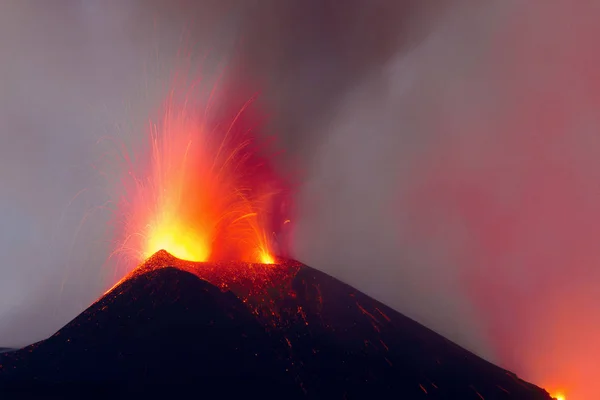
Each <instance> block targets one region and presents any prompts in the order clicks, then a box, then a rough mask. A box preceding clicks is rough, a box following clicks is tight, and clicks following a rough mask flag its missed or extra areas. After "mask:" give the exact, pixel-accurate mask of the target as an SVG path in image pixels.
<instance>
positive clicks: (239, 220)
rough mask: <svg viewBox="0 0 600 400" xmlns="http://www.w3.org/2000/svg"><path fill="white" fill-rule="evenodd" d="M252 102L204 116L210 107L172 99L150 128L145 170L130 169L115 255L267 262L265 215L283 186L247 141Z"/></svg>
mask: <svg viewBox="0 0 600 400" xmlns="http://www.w3.org/2000/svg"><path fill="white" fill-rule="evenodd" d="M211 98H212V95H211ZM251 103H252V101H247V102H246V103H245V104H243V105H242V106H241V107H237V108H236V109H235V111H234V112H232V113H231V114H230V115H225V116H223V115H222V114H227V113H226V112H225V113H223V112H222V110H217V111H219V112H218V113H215V115H211V112H210V111H211V110H212V109H213V108H212V107H210V106H211V105H210V104H209V105H208V106H207V105H205V104H202V103H201V102H199V101H194V99H193V98H192V97H191V96H190V94H189V93H186V94H185V96H183V97H181V96H178V95H177V94H176V91H172V92H171V94H170V96H169V98H168V99H167V101H166V103H165V108H164V114H163V117H162V119H161V120H160V121H159V122H158V123H154V122H151V124H150V127H151V128H150V135H149V139H150V142H149V148H148V149H147V150H148V151H147V152H146V153H145V154H144V153H142V159H144V158H145V161H146V163H145V165H129V167H130V168H129V171H128V176H127V182H126V194H125V196H124V198H123V199H122V201H121V205H120V211H121V212H120V216H121V217H122V218H123V221H122V225H123V227H124V229H123V231H122V237H121V239H120V240H119V247H118V249H117V251H116V253H122V254H125V255H128V256H129V258H133V261H134V262H135V263H136V264H137V263H139V262H141V261H143V260H145V259H146V258H148V257H150V256H151V255H153V254H155V253H156V252H157V251H159V250H166V251H168V252H169V253H170V254H172V255H173V256H175V257H177V258H179V259H184V260H189V261H196V262H203V261H209V260H210V261H215V260H216V261H219V260H220V261H223V260H237V261H243V262H250V263H262V264H273V263H274V257H273V254H272V250H271V249H272V244H271V238H272V237H273V235H272V234H271V231H272V224H273V218H272V213H271V211H270V210H271V209H272V208H273V207H277V206H278V204H276V201H277V200H276V199H277V197H276V195H279V194H280V193H282V191H283V180H282V178H281V177H280V176H279V175H277V174H276V173H275V172H274V170H273V168H272V167H271V160H270V159H269V157H267V156H264V155H262V153H263V152H264V150H265V148H264V146H259V143H258V141H257V138H256V136H254V134H253V132H254V128H256V122H255V120H252V119H251V116H250V115H249V107H250V105H251ZM226 107H229V105H226ZM144 156H147V157H144ZM130 164H133V163H130ZM140 168H141V172H134V171H136V169H138V170H139V169H140ZM285 218H286V217H284V216H282V221H278V222H276V223H278V224H281V225H283V224H284V222H283V221H284V219H285ZM127 269H129V268H127Z"/></svg>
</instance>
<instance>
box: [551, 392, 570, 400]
mask: <svg viewBox="0 0 600 400" xmlns="http://www.w3.org/2000/svg"><path fill="white" fill-rule="evenodd" d="M552 398H554V399H555V400H567V398H566V397H565V395H564V394H562V393H555V394H553V395H552Z"/></svg>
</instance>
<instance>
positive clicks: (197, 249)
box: [144, 224, 210, 262]
mask: <svg viewBox="0 0 600 400" xmlns="http://www.w3.org/2000/svg"><path fill="white" fill-rule="evenodd" d="M159 250H165V251H167V252H168V253H170V254H172V255H173V256H174V257H177V258H179V259H181V260H187V261H195V262H202V261H207V260H208V257H209V256H210V247H209V246H208V245H207V242H206V239H205V238H201V237H200V235H199V234H197V233H196V232H194V231H193V230H192V229H190V228H187V229H186V228H181V227H179V226H177V225H176V224H173V225H169V224H166V225H165V226H158V227H155V229H153V231H152V232H151V233H150V236H149V238H148V243H147V245H146V251H145V252H144V253H145V254H144V255H145V257H146V258H149V257H150V256H152V255H153V254H155V253H156V252H158V251H159Z"/></svg>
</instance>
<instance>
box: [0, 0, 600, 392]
mask: <svg viewBox="0 0 600 400" xmlns="http://www.w3.org/2000/svg"><path fill="white" fill-rule="evenodd" d="M188 3H190V4H191V3H192V2H186V1H176V2H167V1H158V0H157V1H149V2H143V1H141V0H128V1H118V0H111V1H100V0H97V1H93V0H88V1H74V0H73V1H69V0H62V1H55V2H52V5H50V4H48V5H46V4H45V3H44V5H41V4H40V3H39V2H33V1H16V0H15V1H4V2H2V3H0V51H1V52H2V55H3V60H4V61H3V63H2V64H0V75H1V76H2V79H0V82H2V94H3V96H2V97H0V99H1V101H2V107H0V124H1V125H0V127H1V129H2V136H1V140H2V142H1V146H0V163H1V165H0V177H1V183H2V184H1V186H0V195H1V197H0V199H1V200H0V221H1V222H0V226H1V227H2V230H1V235H2V240H1V241H0V250H1V251H2V254H3V267H2V275H1V280H0V345H2V346H19V345H24V344H27V343H30V342H33V341H35V340H39V339H42V338H44V337H46V336H48V335H50V334H52V332H54V331H55V330H56V329H58V328H60V327H61V326H62V325H63V324H64V323H65V322H67V321H68V320H69V319H71V318H72V317H74V316H75V315H76V314H77V313H78V312H79V311H81V310H82V309H84V308H85V307H86V306H87V305H88V304H89V303H90V302H91V301H93V300H94V299H95V298H97V297H98V296H99V295H100V294H101V293H102V291H103V290H104V289H105V288H106V283H107V281H109V280H110V279H109V276H107V275H108V274H110V268H109V267H107V266H105V265H104V264H105V261H106V257H107V254H108V253H109V251H110V249H111V243H110V240H111V230H110V225H108V221H109V220H110V216H111V212H112V209H113V208H114V206H113V205H112V203H111V202H108V203H106V202H107V201H109V200H112V199H114V198H115V194H118V192H117V193H116V192H115V178H114V175H116V172H117V171H115V170H114V168H111V166H112V165H114V164H115V163H114V160H115V159H116V158H118V155H117V154H116V152H115V149H114V147H111V146H110V144H107V142H106V141H102V140H101V141H100V144H97V142H98V140H99V139H101V138H103V137H105V136H110V137H117V138H119V140H121V141H123V143H125V144H126V145H127V146H128V147H129V148H130V149H133V148H135V147H136V146H137V145H138V144H139V142H140V140H143V132H144V123H145V122H146V120H147V118H148V116H149V115H152V113H153V112H154V111H155V110H157V109H158V107H159V106H160V103H161V101H162V100H163V97H164V93H165V90H166V88H167V87H168V78H169V74H170V73H171V72H172V69H173V68H174V67H175V66H176V65H178V63H180V62H181V61H180V59H178V58H177V50H178V49H180V48H181V47H182V45H183V46H186V45H189V46H191V47H193V48H194V50H196V51H197V52H198V53H209V54H210V57H209V58H208V59H207V61H204V65H203V70H204V71H206V70H208V71H218V69H219V65H222V64H223V63H225V64H227V63H236V62H239V63H241V65H243V67H242V68H241V69H236V74H237V75H238V76H236V77H235V78H236V79H242V80H247V81H249V82H254V83H256V84H257V85H258V87H260V88H261V89H262V97H261V100H262V105H264V106H265V108H266V109H267V110H268V111H269V113H270V114H271V115H272V120H271V121H270V122H271V124H270V132H275V133H277V134H278V135H279V137H280V142H281V145H282V146H283V147H284V148H285V149H286V160H287V162H286V163H284V165H281V167H282V168H284V169H286V170H296V169H297V168H298V167H299V168H300V169H301V171H302V172H303V179H302V181H301V183H300V186H299V193H298V197H297V199H296V200H297V201H296V202H297V206H298V216H297V220H296V224H297V231H296V232H295V237H294V246H293V247H294V251H295V255H296V257H297V258H298V259H299V260H300V261H303V262H305V263H306V264H308V265H311V266H313V267H315V268H318V269H321V270H323V271H325V272H328V273H330V274H332V275H334V276H336V277H338V278H340V279H342V280H343V281H345V282H347V283H349V284H351V285H353V286H355V287H357V288H359V289H361V290H363V291H365V292H366V293H368V294H370V295H372V296H374V297H375V298H377V299H379V300H381V301H383V302H385V303H386V304H388V305H390V306H392V307H394V308H395V309H397V310H399V311H401V312H403V313H405V314H407V315H409V316H411V317H413V318H414V319H416V320H418V321H420V322H422V323H424V324H426V325H427V326H429V327H431V328H432V329H434V330H436V331H438V332H440V333H442V334H444V335H446V336H447V337H449V338H450V339H452V340H454V341H456V342H458V343H459V344H461V345H462V346H464V347H466V348H468V349H470V350H473V351H475V352H477V353H478V354H481V355H483V356H484V357H486V358H488V359H491V360H493V361H496V362H499V363H501V364H502V365H503V366H505V367H507V368H510V369H512V370H515V371H516V372H518V373H520V374H522V375H524V376H525V377H526V378H529V379H534V380H535V381H536V382H537V383H539V384H542V385H561V384H564V385H571V387H572V388H574V389H571V391H572V392H573V393H584V392H583V390H584V389H582V386H581V382H586V381H590V382H591V381H593V379H592V376H593V368H592V367H593V366H594V365H595V364H593V363H592V362H591V360H593V359H594V356H591V355H593V354H595V358H597V356H598V355H599V353H600V349H598V348H597V347H595V348H594V347H593V345H591V343H594V341H593V338H594V337H595V336H594V332H598V330H599V329H600V320H599V319H598V317H597V316H598V315H600V310H599V309H598V308H599V306H600V304H599V303H598V299H597V296H595V295H594V293H596V294H597V293H598V290H599V289H600V288H599V287H598V284H599V282H600V280H599V279H598V278H600V277H599V276H598V272H597V271H598V269H597V268H596V267H595V266H596V265H598V261H600V252H599V251H598V250H597V248H598V246H596V240H597V238H598V237H599V236H598V233H599V232H598V230H599V229H598V228H597V227H598V226H600V224H598V222H600V212H598V211H597V209H598V207H597V205H598V204H600V202H599V201H598V200H600V199H598V197H599V192H598V190H597V189H596V188H597V182H599V180H598V178H599V176H598V175H599V174H600V168H598V167H599V165H598V161H597V155H598V154H599V153H598V150H599V148H598V146H599V142H598V139H597V138H598V134H597V127H598V125H599V124H598V122H599V121H598V108H597V107H598V106H597V104H598V100H599V99H598V93H600V91H599V90H598V89H600V88H599V87H598V84H597V82H598V80H597V79H596V77H595V74H596V71H597V70H598V67H600V59H599V56H598V54H599V53H598V52H597V50H596V39H595V38H597V37H598V33H599V32H597V30H598V28H596V25H597V24H596V23H595V21H597V19H598V17H599V13H600V10H599V6H598V5H596V3H595V2H593V1H580V2H577V4H576V5H575V4H574V3H570V4H569V5H567V4H566V3H565V2H559V1H558V0H557V1H541V0H540V1H519V0H508V1H507V0H503V1H500V0H498V1H489V2H486V3H485V4H482V3H481V2H476V1H467V0H464V1H460V0H456V1H445V2H418V1H413V2H410V1H407V2H402V4H399V3H400V2H394V1H385V0H374V1H369V2H367V1H360V0H352V1H346V2H339V1H334V0H326V1H317V0H310V1H302V2H294V1H275V0H265V1H247V2H245V1H242V0H240V1H227V2H223V1H203V2H199V3H197V2H195V3H194V6H193V7H191V8H190V5H189V4H188ZM214 74H216V72H214V73H212V75H214ZM212 75H211V73H209V80H210V79H214V77H213V76H212ZM111 152H112V153H111ZM98 171H100V172H101V173H99V172H98ZM103 173H104V174H103ZM82 189H85V191H84V192H83V193H82V194H80V195H79V196H77V197H75V199H73V198H74V196H75V195H76V194H77V193H78V192H79V191H81V190H82ZM86 215H89V216H88V217H87V218H86V219H85V223H84V224H82V223H81V222H82V219H83V218H84V217H86ZM49 238H50V239H49ZM579 326H584V327H585V328H584V329H580V328H578V327H579ZM579 343H582V344H579ZM584 344H588V345H584ZM549 354H554V355H555V357H556V358H557V359H560V362H556V360H555V359H554V358H551V356H549ZM574 365H579V366H582V367H581V368H577V367H573V366H574ZM569 366H570V367H569ZM574 368H576V369H577V371H579V372H577V371H575V372H574V371H573V369H574ZM581 371H584V372H581ZM586 374H587V375H586ZM588 375H589V377H588ZM587 390H590V389H589V385H588V389H587ZM592 390H593V391H592V392H590V393H597V392H598V390H596V389H595V388H593V389H592ZM582 396H583V395H582Z"/></svg>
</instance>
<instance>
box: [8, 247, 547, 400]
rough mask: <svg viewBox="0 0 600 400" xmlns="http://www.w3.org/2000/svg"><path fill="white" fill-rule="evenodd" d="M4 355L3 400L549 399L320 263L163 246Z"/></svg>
mask: <svg viewBox="0 0 600 400" xmlns="http://www.w3.org/2000/svg"><path fill="white" fill-rule="evenodd" d="M199 277H202V278H203V279H204V280H203V279H199ZM0 364H1V366H0V398H1V399H5V398H32V397H38V398H50V397H51V396H57V397H54V398H78V399H79V398H90V397H106V396H109V397H110V398H121V397H123V398H132V396H134V397H133V398H138V397H140V398H141V397H142V396H153V397H152V398H154V397H155V396H156V395H169V396H175V397H174V398H178V397H179V396H186V397H189V396H198V397H206V398H215V397H217V396H218V397H219V398H237V397H241V396H243V397H244V398H254V397H256V398H259V397H260V398H262V399H264V398H277V399H293V398H319V399H320V398H324V399H363V398H365V399H366V398H373V399H387V398H390V399H391V398H393V399H408V400H410V399H424V400H425V399H461V400H462V399H465V400H468V399H473V400H481V399H484V400H494V399H528V400H529V399H531V400H537V399H540V400H541V399H544V400H548V399H550V396H549V395H548V393H546V392H545V391H544V390H542V389H540V388H538V387H536V386H534V385H532V384H529V383H526V382H524V381H522V380H520V379H519V378H517V377H516V376H515V375H514V374H512V373H510V372H508V371H505V370H503V369H501V368H499V367H496V366H494V365H492V364H490V363H488V362H486V361H484V360H483V359H481V358H479V357H477V356H475V355H474V354H472V353H470V352H468V351H466V350H464V349H462V348H460V347H458V346H457V345H455V344H453V343H451V342H449V341H448V340H446V339H444V338H443V337H441V336H439V335H438V334H436V333H434V332H433V331H431V330H429V329H427V328H425V327H423V326H421V325H419V324H418V323H416V322H414V321H413V320H411V319H409V318H406V317H405V316H403V315H401V314H399V313H397V312H395V311H393V310H391V309H390V308H388V307H386V306H385V305H383V304H381V303H379V302H377V301H375V300H373V299H372V298H370V297H368V296H366V295H364V294H362V293H360V292H359V291H357V290H356V289H353V288H352V287H350V286H348V285H345V284H343V283H342V282H340V281H338V280H336V279H334V278H332V277H330V276H328V275H326V274H324V273H321V272H319V271H316V270H314V269H312V268H309V267H306V266H303V265H299V264H296V263H292V262H284V263H282V264H281V265H276V266H265V265H249V264H241V263H225V264H198V263H188V262H184V261H181V260H176V259H174V258H173V257H171V256H170V255H168V254H167V253H166V252H160V253H157V254H156V255H155V256H153V257H152V258H151V259H150V260H149V261H148V262H147V263H145V264H143V265H142V266H141V267H139V268H138V269H137V270H136V271H134V273H132V274H131V275H130V276H128V277H127V278H125V279H124V280H123V281H122V282H120V283H119V284H118V285H116V286H115V287H114V288H113V289H112V290H111V291H109V292H108V293H107V294H105V295H104V296H103V297H102V298H101V299H100V300H98V301H97V302H96V303H95V304H93V305H92V306H91V307H89V308H88V309H87V310H86V311H84V312H83V313H82V314H81V315H79V316H78V317H77V318H75V319H74V320H73V321H72V322H70V323H69V324H68V325H66V326H65V327H64V328H63V329H61V330H60V331H59V332H57V333H56V334H55V335H54V336H52V337H50V338H49V339H47V340H44V341H42V342H39V343H37V344H34V345H31V346H29V347H27V348H24V349H22V350H19V351H16V352H11V353H4V354H2V355H0ZM9 396H13V397H9Z"/></svg>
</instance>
